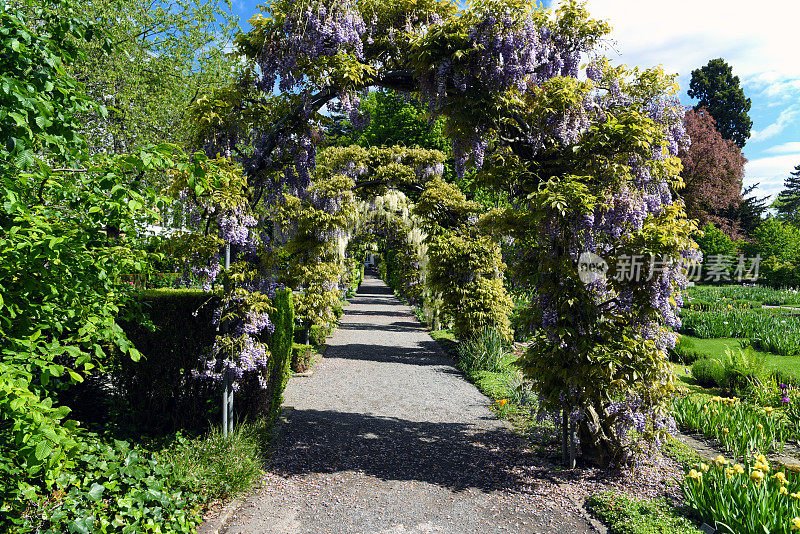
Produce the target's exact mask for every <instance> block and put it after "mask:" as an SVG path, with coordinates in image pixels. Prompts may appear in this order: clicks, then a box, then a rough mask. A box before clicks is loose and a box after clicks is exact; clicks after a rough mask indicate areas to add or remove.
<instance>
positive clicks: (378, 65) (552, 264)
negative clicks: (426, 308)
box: [198, 0, 696, 465]
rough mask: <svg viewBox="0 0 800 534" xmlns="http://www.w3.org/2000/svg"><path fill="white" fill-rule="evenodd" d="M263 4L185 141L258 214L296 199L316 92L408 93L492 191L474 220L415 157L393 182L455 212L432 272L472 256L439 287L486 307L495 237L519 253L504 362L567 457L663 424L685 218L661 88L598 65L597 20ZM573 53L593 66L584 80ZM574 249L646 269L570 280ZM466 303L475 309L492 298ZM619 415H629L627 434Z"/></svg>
mask: <svg viewBox="0 0 800 534" xmlns="http://www.w3.org/2000/svg"><path fill="white" fill-rule="evenodd" d="M269 13H270V16H269V18H267V17H256V18H254V19H253V20H252V21H251V24H252V25H253V30H252V31H251V32H249V33H248V34H245V35H242V36H241V37H240V38H239V39H238V41H237V44H238V46H239V50H240V51H241V53H242V55H243V56H244V57H245V58H247V59H248V60H249V61H250V66H248V67H247V68H246V69H245V72H244V74H243V76H242V79H241V80H240V82H239V83H238V84H237V85H236V87H231V88H228V89H226V90H224V91H220V92H218V93H217V94H216V95H212V97H210V98H209V99H208V100H207V101H206V102H205V103H204V105H203V107H202V109H200V108H198V119H199V122H200V123H202V124H204V125H205V126H204V129H203V131H202V132H200V133H201V135H200V136H199V137H200V138H201V139H203V141H204V142H206V143H208V146H209V147H211V148H213V149H214V150H216V147H219V146H228V147H230V150H231V152H232V153H233V154H235V155H236V157H238V158H240V159H241V161H242V163H243V165H244V169H245V171H246V173H247V178H248V188H249V190H250V191H251V203H253V204H254V205H257V204H258V203H260V202H263V201H266V202H265V205H264V207H263V208H259V209H265V210H269V209H273V206H275V205H276V203H280V202H281V199H282V198H283V197H282V193H283V192H285V191H291V192H292V194H293V195H294V196H296V197H297V198H304V197H307V196H309V195H310V194H311V193H312V192H313V187H312V184H313V178H314V173H315V172H316V171H315V168H316V164H317V157H318V156H317V145H318V144H319V139H320V135H319V129H320V127H321V125H322V124H324V122H325V121H326V117H325V116H324V115H322V114H321V113H320V110H321V109H322V107H323V106H325V105H326V104H327V103H329V102H331V101H333V100H335V99H338V100H339V101H340V102H342V104H343V111H344V112H348V113H349V112H350V111H351V110H352V109H353V108H358V107H359V106H360V95H363V94H364V91H366V90H368V89H370V88H373V87H375V88H382V89H392V90H396V91H403V92H411V93H417V94H418V95H419V98H420V100H421V101H422V102H423V103H424V105H425V106H427V108H428V112H429V114H430V115H431V116H432V117H434V118H437V117H443V118H444V120H445V128H444V133H445V135H446V136H447V137H448V138H449V139H450V140H451V143H452V146H453V157H454V171H455V174H456V176H457V177H459V178H460V177H462V176H464V174H465V173H466V172H467V170H468V169H472V170H473V171H475V172H479V173H481V174H485V180H484V179H483V178H482V181H483V182H484V183H486V184H491V185H492V187H494V188H495V190H496V191H498V192H502V193H503V194H504V195H507V197H508V199H509V202H508V204H507V205H504V206H501V207H499V208H498V209H497V210H496V211H493V212H490V213H483V214H482V215H483V217H481V218H480V220H479V221H478V224H475V219H476V218H478V217H477V216H478V214H477V213H474V214H466V221H465V222H464V217H460V216H456V215H457V213H454V212H460V211H461V210H453V209H452V208H453V206H451V205H450V203H451V202H453V201H455V202H456V203H457V204H461V203H462V200H466V199H462V198H461V197H458V198H456V196H455V195H454V194H447V193H446V186H445V185H443V184H442V183H441V182H437V181H434V180H431V179H430V178H431V175H430V174H429V173H427V172H426V171H425V169H424V168H422V169H420V170H419V172H415V173H413V174H411V173H404V175H405V177H406V178H405V179H406V180H407V182H409V183H408V189H411V186H413V185H416V186H417V187H419V188H423V189H426V190H428V193H430V194H429V195H426V202H427V203H428V205H427V206H426V207H425V212H426V213H448V212H450V213H452V215H453V217H452V218H453V219H454V221H456V222H460V223H461V224H456V228H451V231H452V234H453V235H454V236H455V239H456V240H459V242H456V241H453V244H454V245H457V246H456V247H455V248H453V251H452V252H453V254H452V255H451V256H452V258H447V257H444V255H443V256H442V259H443V260H444V261H443V262H442V264H441V265H442V266H444V265H445V264H446V263H448V262H449V261H456V262H463V261H464V259H465V258H467V257H475V258H479V257H480V258H482V260H481V263H482V264H484V266H486V269H483V268H482V269H481V270H480V272H479V273H478V275H479V278H480V279H481V280H474V279H473V278H472V277H473V276H475V275H474V274H473V273H470V272H468V271H465V270H464V269H447V268H442V269H441V270H440V272H439V273H438V274H439V275H441V276H442V277H449V279H448V280H447V282H448V283H447V284H441V285H439V286H438V287H440V288H445V287H452V286H454V285H456V286H457V285H458V280H459V278H460V277H463V284H462V286H459V287H464V288H467V287H472V286H474V289H475V291H476V292H478V293H480V294H481V295H482V297H483V298H482V300H483V301H487V300H491V299H495V300H497V299H496V297H497V296H498V294H497V293H496V292H495V291H494V290H495V288H498V289H499V287H501V286H499V285H498V284H497V281H498V280H501V276H502V269H503V267H502V265H501V262H500V261H499V260H500V257H499V255H498V254H496V252H497V250H498V249H497V248H495V247H496V246H497V243H498V242H499V241H500V239H513V240H514V241H515V242H516V243H518V244H520V245H521V246H520V250H524V251H526V253H527V254H528V256H527V257H526V258H524V259H525V260H529V261H520V262H518V263H517V267H516V268H515V273H517V274H518V276H520V283H521V284H523V285H524V286H525V287H526V288H529V289H530V293H531V294H532V295H535V297H534V298H533V299H532V300H531V301H530V302H529V304H528V308H529V310H530V311H531V313H533V314H535V315H536V316H537V317H538V324H537V327H538V328H537V332H536V336H535V339H534V343H533V344H532V346H531V347H530V349H529V351H528V352H527V354H526V356H525V357H524V358H523V359H522V360H521V362H520V363H521V364H522V365H523V367H524V370H525V373H526V376H527V377H528V378H529V379H530V380H531V381H532V383H533V384H534V387H535V388H536V391H537V393H538V394H539V398H540V400H541V407H542V409H544V410H549V411H552V412H556V411H557V412H561V411H563V413H564V414H566V415H567V416H570V415H572V416H573V417H572V419H571V421H572V423H573V424H574V425H577V427H578V433H579V434H580V443H581V452H582V454H583V456H584V458H585V459H586V460H587V461H589V462H592V463H597V464H600V465H608V464H609V463H616V464H619V463H623V462H625V461H626V460H627V459H629V457H628V456H627V453H629V452H630V451H631V443H632V440H635V439H637V438H636V436H642V435H644V436H648V437H652V438H655V437H656V436H659V435H660V434H661V433H663V431H664V430H665V429H666V421H667V417H666V415H667V408H666V400H667V398H668V395H669V393H670V392H671V391H672V384H673V380H674V378H673V375H672V372H671V366H670V364H669V362H668V361H667V359H666V355H665V352H664V351H665V349H666V348H667V347H669V346H670V345H671V344H672V343H674V341H675V334H674V332H673V331H672V328H674V327H675V326H677V324H678V320H677V315H676V311H677V306H678V304H677V302H678V301H679V299H677V298H674V297H675V296H676V294H677V293H679V291H680V289H681V288H682V287H684V286H685V284H686V278H685V269H684V268H683V264H682V260H683V259H684V258H686V257H692V255H693V252H694V251H695V249H696V245H695V244H694V243H693V242H692V241H691V239H690V236H691V235H692V233H693V232H694V231H695V229H696V226H695V225H694V224H693V223H691V222H689V221H687V220H686V218H685V212H684V209H683V205H682V203H681V202H679V201H675V199H673V196H672V188H674V187H677V186H678V185H679V183H680V177H679V170H680V162H679V160H678V158H677V152H678V150H679V148H680V147H681V145H683V144H685V142H686V140H687V139H686V136H685V133H684V130H683V127H682V119H683V115H684V113H683V108H682V107H681V106H680V103H679V101H678V99H677V97H676V95H675V91H676V89H675V84H674V80H673V79H672V78H670V77H668V76H666V75H665V74H664V73H663V72H662V71H661V70H659V69H652V70H644V71H643V70H638V69H637V70H627V69H625V68H623V67H612V66H611V65H610V64H609V63H608V62H607V61H606V60H604V59H602V58H600V57H596V58H595V57H594V54H597V52H598V50H597V46H598V44H599V42H600V41H601V39H602V38H603V36H604V35H606V34H607V33H608V31H609V28H608V25H607V24H606V23H604V22H601V21H596V20H593V19H591V17H590V16H589V15H588V13H587V12H586V10H585V9H584V8H583V6H581V5H579V4H578V3H577V2H566V3H564V4H563V5H562V6H561V7H560V8H559V9H558V10H556V11H554V12H549V11H547V10H544V9H537V8H536V5H535V3H534V2H526V1H522V2H520V1H517V0H493V1H483V0H478V1H475V2H472V3H470V4H469V6H468V7H467V8H465V9H464V10H458V9H457V7H456V6H455V5H454V4H453V3H451V2H446V1H438V0H421V1H409V0H392V1H391V2H388V3H386V2H383V3H380V2H374V1H373V0H344V1H341V0H337V1H335V2H331V1H327V0H308V1H305V2H302V3H299V2H294V1H290V0H277V1H275V2H273V3H271V4H270V6H269ZM581 54H587V55H589V56H590V57H592V58H593V59H592V61H591V62H590V66H589V67H588V68H587V70H586V75H587V78H588V79H586V80H584V79H582V76H579V71H580V64H581V62H580V60H581ZM256 65H257V67H256ZM276 93H277V94H276ZM356 97H357V98H356ZM387 167H389V168H390V169H391V168H396V167H395V165H393V162H391V161H390V162H389V163H388V165H387ZM364 171H365V166H362V165H359V164H358V162H357V161H353V162H351V164H350V165H343V166H342V167H341V171H340V172H342V173H343V174H346V175H347V176H350V177H351V178H353V177H355V178H356V180H355V183H356V187H358V182H359V180H360V176H361V173H363V172H364ZM434 188H435V189H434ZM437 204H440V205H437ZM337 207H338V204H337V205H334V204H332V205H331V206H328V207H326V208H325V209H326V211H330V210H334V208H337ZM448 217H449V216H448ZM461 227H463V229H462V228H461ZM484 244H485V245H486V246H484ZM431 245H436V244H434V243H431ZM436 246H438V245H436ZM446 246H447V244H446V243H445V242H442V246H441V248H442V249H444V248H445V247H446ZM582 251H591V252H594V253H595V254H602V255H604V257H606V258H607V259H608V261H609V262H610V263H611V264H612V265H614V266H615V269H616V266H617V265H618V264H619V265H623V264H624V259H625V258H626V257H641V255H642V254H643V253H645V252H647V253H650V254H653V255H654V256H655V257H657V258H658V259H659V272H658V273H656V272H652V273H644V274H645V275H647V274H649V275H650V276H644V278H643V279H640V278H637V279H635V280H634V279H633V278H628V277H626V276H616V274H617V272H616V271H614V272H611V276H610V277H609V278H608V279H606V280H605V281H603V282H602V283H598V284H589V285H586V284H584V283H583V281H582V280H581V277H580V276H579V272H578V266H577V260H578V257H579V256H580V254H581V252H582ZM442 252H446V251H445V250H442ZM662 263H663V265H662ZM660 267H663V270H662V269H660ZM471 282H476V283H475V284H471ZM498 302H500V301H499V300H498ZM449 307H450V308H451V309H452V310H453V312H454V313H460V312H461V308H460V307H459V306H458V304H457V303H455V302H453V303H451V305H450V306H449ZM498 308H499V307H498ZM466 311H467V312H469V313H473V314H474V315H475V317H476V318H477V317H481V316H483V317H486V316H487V315H488V314H491V313H494V311H495V310H492V309H487V308H485V307H483V306H481V307H476V308H474V309H468V310H466ZM462 324H466V323H462ZM633 422H638V423H641V424H637V427H636V429H635V432H634V429H633V428H632V426H631V425H632V424H633Z"/></svg>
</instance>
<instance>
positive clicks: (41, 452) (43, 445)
mask: <svg viewBox="0 0 800 534" xmlns="http://www.w3.org/2000/svg"><path fill="white" fill-rule="evenodd" d="M52 452H53V449H52V447H51V446H50V442H49V441H47V440H46V439H43V440H42V441H40V442H39V443H37V444H36V450H35V451H34V456H35V457H36V459H37V460H40V461H41V460H44V459H45V458H47V457H48V456H50V454H52Z"/></svg>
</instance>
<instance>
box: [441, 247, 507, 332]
mask: <svg viewBox="0 0 800 534" xmlns="http://www.w3.org/2000/svg"><path fill="white" fill-rule="evenodd" d="M428 256H429V258H430V260H429V261H430V262H429V269H430V271H429V274H428V284H429V286H430V288H431V289H432V290H433V291H436V292H438V293H439V294H440V295H441V298H442V301H443V304H444V306H443V312H444V313H445V314H446V315H447V316H449V317H452V318H453V326H454V330H455V333H456V335H457V336H458V337H459V338H460V339H468V338H471V337H473V336H475V335H476V334H477V333H479V332H482V331H484V330H487V329H496V330H497V331H498V332H499V334H500V336H501V337H502V339H504V340H506V341H509V340H510V339H511V325H510V321H509V315H510V314H511V308H512V306H513V302H512V300H511V298H510V297H509V296H508V293H507V292H506V288H505V286H504V285H503V278H502V274H501V273H502V272H503V270H504V268H505V265H504V264H503V262H502V260H501V257H500V247H499V246H498V245H497V243H496V242H495V241H493V240H492V239H491V238H489V237H486V236H475V237H467V236H462V235H458V234H453V233H447V234H444V235H440V236H431V237H430V238H429V241H428Z"/></svg>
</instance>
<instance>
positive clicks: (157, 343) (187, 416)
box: [111, 290, 220, 431]
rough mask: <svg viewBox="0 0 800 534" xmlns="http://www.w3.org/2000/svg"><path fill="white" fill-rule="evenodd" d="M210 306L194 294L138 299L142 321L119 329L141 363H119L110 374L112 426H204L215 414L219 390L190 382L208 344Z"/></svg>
mask: <svg viewBox="0 0 800 534" xmlns="http://www.w3.org/2000/svg"><path fill="white" fill-rule="evenodd" d="M213 300H214V299H213V298H212V297H210V296H209V295H208V294H206V293H204V292H202V291H200V290H158V291H148V292H146V293H143V294H142V296H141V300H140V304H141V308H142V312H143V313H144V314H145V316H146V317H147V318H148V320H147V321H140V320H131V321H127V322H123V323H122V328H123V330H124V331H125V333H126V334H127V335H128V338H129V339H130V340H131V341H132V342H133V344H134V345H135V346H136V347H137V348H138V349H139V351H140V352H141V353H142V358H141V360H140V361H138V362H132V361H130V359H126V358H120V359H119V360H118V361H117V363H116V365H115V367H114V368H113V370H112V373H111V380H112V383H113V385H114V388H115V390H116V392H117V395H118V397H119V400H120V405H119V407H118V411H119V413H118V414H117V420H119V421H120V422H122V423H124V424H128V425H131V426H133V427H134V428H142V429H148V430H149V431H171V430H175V429H178V428H184V429H192V430H201V429H204V428H206V427H207V426H208V421H209V418H210V416H211V414H212V413H213V412H214V411H215V410H218V409H219V402H218V398H219V394H220V393H219V392H220V390H219V385H218V384H217V383H215V382H212V381H203V380H198V379H195V378H194V377H193V376H192V371H193V370H196V369H197V367H198V365H199V361H200V356H201V355H202V354H203V353H204V352H205V351H207V350H208V349H209V347H211V346H212V345H213V343H214V338H215V336H216V331H215V329H214V325H213V321H212V319H213V317H212V316H213V312H214V308H215V307H216V306H215V305H214V302H213Z"/></svg>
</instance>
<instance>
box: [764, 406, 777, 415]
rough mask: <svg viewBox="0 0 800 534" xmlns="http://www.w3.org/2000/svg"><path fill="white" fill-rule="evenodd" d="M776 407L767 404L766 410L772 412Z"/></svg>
mask: <svg viewBox="0 0 800 534" xmlns="http://www.w3.org/2000/svg"><path fill="white" fill-rule="evenodd" d="M774 409H775V408H773V407H772V406H766V407H764V411H765V412H767V413H772V411H773V410H774Z"/></svg>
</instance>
